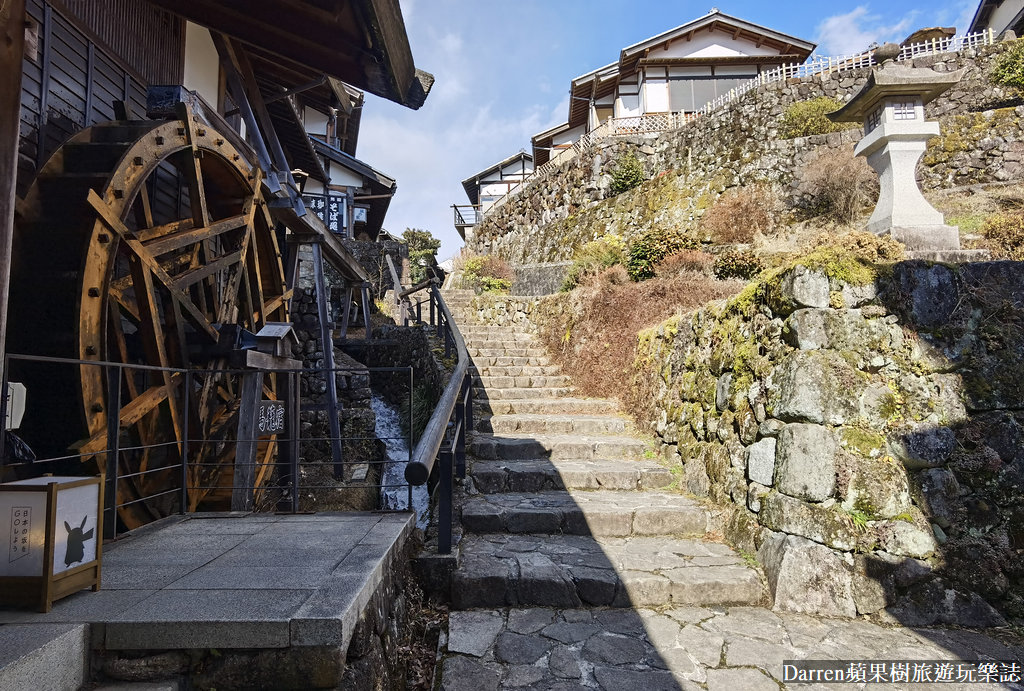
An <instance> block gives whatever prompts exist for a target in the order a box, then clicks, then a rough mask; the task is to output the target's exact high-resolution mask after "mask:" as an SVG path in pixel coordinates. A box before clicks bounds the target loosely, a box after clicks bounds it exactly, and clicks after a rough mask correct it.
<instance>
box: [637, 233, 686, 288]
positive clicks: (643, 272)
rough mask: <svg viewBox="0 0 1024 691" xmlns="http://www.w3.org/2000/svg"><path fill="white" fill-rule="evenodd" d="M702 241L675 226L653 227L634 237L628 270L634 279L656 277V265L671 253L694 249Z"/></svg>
mask: <svg viewBox="0 0 1024 691" xmlns="http://www.w3.org/2000/svg"><path fill="white" fill-rule="evenodd" d="M698 247H700V243H699V242H698V241H697V240H694V239H693V238H691V237H687V236H686V235H684V234H683V233H682V232H680V231H679V230H677V229H675V228H663V227H658V228H652V229H651V230H648V231H647V232H645V233H643V234H642V235H640V236H638V237H635V238H633V241H632V242H631V243H630V245H629V256H628V258H627V259H626V270H627V271H628V272H629V277H630V278H632V279H633V280H634V281H643V280H645V279H648V278H653V277H654V267H655V266H656V265H657V264H658V263H659V262H660V261H661V260H662V259H664V258H665V257H667V256H669V255H670V254H675V253H677V252H681V251H682V250H694V249H697V248H698Z"/></svg>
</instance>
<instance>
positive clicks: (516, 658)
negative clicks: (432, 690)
mask: <svg viewBox="0 0 1024 691" xmlns="http://www.w3.org/2000/svg"><path fill="white" fill-rule="evenodd" d="M445 299H446V302H448V304H449V306H450V307H451V308H452V312H453V314H454V316H455V319H456V321H457V323H458V324H459V328H460V330H461V331H462V334H463V336H464V337H465V339H466V343H467V347H468V349H469V352H470V355H471V357H472V358H473V365H474V369H473V374H474V376H475V384H476V387H475V393H476V401H477V402H476V405H475V407H474V412H475V421H474V427H475V431H474V434H473V436H472V439H471V441H470V445H469V454H470V458H469V459H468V465H469V469H468V475H469V480H468V481H467V482H466V484H465V486H466V488H467V490H466V493H465V496H463V497H462V501H461V505H462V510H461V511H462V512H461V519H462V520H461V523H462V531H463V534H462V538H461V541H460V544H459V550H460V553H459V560H458V566H457V568H456V571H455V573H454V575H453V579H452V593H451V595H452V603H453V609H454V610H456V611H453V612H452V613H451V617H450V622H449V637H448V641H447V646H446V648H445V649H444V658H443V661H442V664H441V688H442V689H444V690H446V691H461V690H466V691H487V690H489V689H499V688H501V689H505V688H526V689H536V690H538V691H539V690H545V691H546V690H551V691H571V690H575V689H603V690H605V691H620V690H623V691H628V690H630V689H642V690H643V691H658V690H659V689H696V688H704V689H722V690H723V691H724V690H729V691H732V690H736V691H745V690H747V689H750V690H753V691H756V690H758V689H773V690H775V689H780V688H788V687H787V686H786V685H784V684H782V683H781V682H780V679H781V675H782V661H783V660H784V659H915V660H940V659H954V660H957V659H978V658H979V656H982V657H986V658H989V659H997V660H1011V659H1018V660H1019V659H1021V657H1022V655H1024V650H1022V649H1020V648H1007V647H1006V646H1003V645H1002V644H1000V643H998V642H996V641H994V640H992V639H991V638H988V637H986V636H984V635H982V634H979V633H975V632H969V631H946V630H937V629H930V630H910V629H901V628H884V627H881V626H878V625H875V624H871V623H868V622H865V621H856V620H855V621H849V620H826V619H820V618H815V617H809V616H806V615H793V614H776V613H773V612H771V611H770V610H769V609H766V608H765V607H764V605H765V604H766V594H765V590H764V587H763V584H762V580H761V576H760V574H759V573H758V571H756V570H755V569H753V568H751V566H750V565H748V564H747V563H746V562H745V560H744V559H743V558H742V557H741V556H740V555H738V554H737V553H736V552H735V551H734V550H732V549H731V548H730V547H729V546H728V545H725V544H722V543H721V542H718V541H716V540H715V539H714V537H715V536H716V535H718V534H720V519H719V516H718V514H717V513H716V512H715V511H714V510H711V509H709V508H707V507H706V506H704V505H702V504H700V503H698V502H696V501H694V500H692V499H690V498H688V497H684V496H681V495H679V494H676V493H674V492H672V491H671V488H670V487H669V485H670V484H671V483H672V480H673V478H672V475H671V474H670V473H669V472H668V471H667V470H666V469H664V468H662V467H661V466H659V465H658V464H657V463H656V462H654V461H653V460H648V459H647V458H646V457H647V456H648V455H649V454H648V453H645V450H646V447H645V444H644V441H643V440H642V439H640V438H639V437H638V436H636V435H633V434H631V433H630V426H629V423H628V422H627V420H626V419H625V417H624V416H622V415H620V414H619V411H618V409H617V406H616V405H615V403H614V402H612V401H607V400H595V399H584V398H580V397H578V395H576V394H574V392H573V389H572V382H571V381H569V379H568V378H567V377H565V376H564V375H562V374H561V373H560V372H559V371H558V368H557V367H556V366H554V365H552V363H551V362H550V361H549V360H548V359H547V358H546V356H545V355H544V351H543V349H541V348H540V347H539V346H538V345H537V344H536V343H535V342H534V341H533V339H532V337H531V336H530V335H529V334H526V333H524V332H523V330H522V329H521V328H515V327H495V326H480V325H476V324H474V323H473V321H474V320H473V319H472V314H471V313H469V312H468V310H467V307H468V304H469V300H470V296H469V294H467V293H465V292H462V291H450V292H448V293H447V295H446V297H445ZM861 686H863V685H861ZM857 687H858V685H856V684H841V685H831V686H828V685H810V684H799V685H792V688H799V689H823V688H837V689H851V688H857ZM943 687H944V688H956V686H955V685H948V684H947V685H944V686H943ZM983 687H988V688H1022V689H1024V685H1016V686H1015V685H1012V684H1002V685H1000V684H997V685H994V686H993V685H979V684H974V685H970V686H965V687H964V688H983ZM870 688H907V689H917V688H932V686H931V685H928V684H909V685H908V684H902V685H895V686H892V685H879V684H872V685H870Z"/></svg>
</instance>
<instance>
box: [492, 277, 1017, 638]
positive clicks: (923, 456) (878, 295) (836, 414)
mask: <svg viewBox="0 0 1024 691" xmlns="http://www.w3.org/2000/svg"><path fill="white" fill-rule="evenodd" d="M569 302H570V300H569V299H568V296H566V295H565V294H563V295H557V296H549V297H546V298H540V299H522V298H505V299H501V298H495V297H484V296H482V297H479V298H477V299H476V303H475V305H476V307H477V315H478V317H479V318H480V320H481V321H482V322H484V323H493V324H523V325H526V324H532V325H536V324H541V323H545V322H549V321H550V320H555V322H554V323H555V324H556V327H557V328H559V329H560V330H564V329H565V328H568V324H569V323H571V318H572V317H571V313H572V307H571V305H570V304H569ZM1022 320H1024V264H1022V263H1016V262H990V263H979V264H969V265H964V266H962V267H960V268H952V267H948V266H944V265H939V264H934V265H933V264H927V263H924V262H904V263H901V264H897V265H895V267H894V268H893V269H892V271H891V273H887V274H883V275H881V276H880V277H879V278H877V280H876V281H875V282H873V283H869V284H867V285H850V284H844V283H842V282H840V281H837V280H835V279H834V278H833V279H830V278H829V277H828V276H827V275H826V274H825V273H824V270H823V269H814V270H812V269H809V268H805V267H803V266H797V267H796V268H794V269H791V270H789V271H787V272H784V273H776V274H775V275H774V276H773V277H771V278H763V279H761V282H760V283H755V284H751V285H750V286H748V288H747V289H746V290H745V291H744V292H743V293H741V294H740V295H739V296H737V297H736V298H734V299H733V300H731V301H730V302H729V303H712V304H710V305H708V306H706V307H704V308H702V309H700V310H698V311H697V312H695V313H694V314H692V315H689V316H680V317H676V318H673V319H670V320H668V321H666V322H665V323H663V324H661V325H659V326H657V327H655V328H652V329H649V330H647V331H645V332H643V333H642V334H641V336H640V339H639V345H638V349H637V360H636V363H635V364H634V370H635V371H634V373H635V375H636V385H637V386H639V387H642V389H641V390H640V391H641V393H642V394H643V396H641V397H640V400H645V399H646V400H651V401H653V404H652V409H653V410H654V411H655V413H654V418H653V419H650V420H641V422H645V423H647V425H648V426H649V427H650V428H651V429H652V430H653V431H654V432H655V434H656V435H657V437H658V438H659V439H660V441H661V443H662V448H663V451H664V457H665V459H666V460H667V462H669V463H670V465H671V466H672V467H674V468H676V469H677V472H678V476H679V484H680V486H681V487H682V488H685V490H687V491H689V492H690V493H692V494H694V495H697V496H703V497H708V498H709V499H710V500H712V501H714V502H716V503H717V504H719V505H721V506H726V507H732V519H731V520H730V521H729V526H728V530H727V536H728V537H729V539H730V540H731V541H732V542H733V543H734V544H736V545H737V546H738V547H740V548H742V549H746V550H748V551H749V552H751V553H754V552H756V553H757V556H758V558H759V560H760V561H761V563H762V564H763V565H764V567H765V571H766V573H767V576H768V579H769V584H770V586H771V590H772V593H773V595H774V598H775V606H776V607H777V608H779V609H783V610H790V611H806V612H816V613H819V614H831V615H841V616H854V615H856V614H874V615H877V616H879V617H882V618H886V619H889V620H895V621H900V622H902V623H904V624H907V625H924V624H930V623H937V622H944V623H949V622H957V623H965V624H971V625H985V624H999V623H1001V622H1003V621H1004V617H1005V618H1006V619H1010V620H1015V621H1018V622H1019V621H1021V620H1022V619H1024V594H1022V593H1024V566H1022V563H1024V561H1022V559H1021V556H1024V509H1022V508H1021V507H1020V502H1019V499H1020V496H1021V493H1022V492H1024V444H1022V441H1024V333H1022V332H1021V329H1020V323H1021V321H1022ZM524 328H525V326H524ZM645 397H646V398H645ZM922 593H925V594H927V596H926V597H921V595H922ZM991 605H995V606H996V608H997V609H998V611H997V609H994V608H993V607H992V606H991Z"/></svg>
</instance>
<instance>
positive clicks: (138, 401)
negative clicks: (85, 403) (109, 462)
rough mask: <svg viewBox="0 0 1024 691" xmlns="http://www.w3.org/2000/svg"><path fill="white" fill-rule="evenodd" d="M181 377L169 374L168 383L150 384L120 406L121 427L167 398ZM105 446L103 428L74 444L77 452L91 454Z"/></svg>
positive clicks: (132, 421)
mask: <svg viewBox="0 0 1024 691" xmlns="http://www.w3.org/2000/svg"><path fill="white" fill-rule="evenodd" d="M180 379H181V375H180V374H178V373H174V374H172V375H171V381H170V385H168V383H167V382H165V383H163V384H158V385H155V386H151V387H149V388H148V389H146V390H145V391H143V392H142V393H141V394H139V395H138V396H136V397H135V398H133V399H132V400H131V401H129V402H128V403H126V404H125V405H123V406H121V413H120V415H119V416H118V419H119V420H120V423H121V427H122V428H125V427H131V426H132V425H134V424H135V423H137V422H138V421H139V420H141V419H142V418H143V417H144V416H145V415H147V414H148V413H150V412H152V411H153V410H154V409H155V408H156V407H157V406H158V405H160V404H161V403H163V402H164V401H165V400H167V398H168V396H167V392H168V390H169V389H170V388H173V387H174V386H176V385H177V383H178V381H179V380H180ZM106 447H107V432H106V430H103V431H101V432H97V433H96V434H94V435H92V436H91V437H89V438H88V439H87V440H85V441H84V442H82V443H80V444H78V445H76V448H77V449H78V451H79V453H81V454H83V455H85V454H93V453H97V452H99V451H102V450H103V449H105V448H106Z"/></svg>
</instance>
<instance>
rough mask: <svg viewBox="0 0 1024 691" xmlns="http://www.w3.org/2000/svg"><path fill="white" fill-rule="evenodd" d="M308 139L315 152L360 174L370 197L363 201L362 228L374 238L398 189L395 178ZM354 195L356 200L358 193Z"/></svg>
mask: <svg viewBox="0 0 1024 691" xmlns="http://www.w3.org/2000/svg"><path fill="white" fill-rule="evenodd" d="M310 141H311V142H312V143H313V148H314V149H315V150H316V153H318V154H320V155H321V156H325V157H327V158H329V159H330V160H331V161H332V162H333V163H336V164H338V165H340V166H343V167H345V168H347V169H349V170H351V171H352V172H353V173H355V174H356V175H360V176H362V178H363V180H364V185H363V189H365V190H366V192H365V195H367V196H369V197H371V198H370V199H367V200H366V203H365V205H366V206H367V213H366V227H365V228H364V230H365V231H366V233H367V234H369V235H370V237H372V238H374V239H376V237H377V235H378V234H379V233H380V230H381V228H383V227H384V217H385V216H387V213H388V208H389V207H390V206H391V198H392V197H393V196H394V195H395V193H396V192H397V191H398V185H397V184H396V182H395V179H394V178H392V177H389V176H387V175H385V174H384V173H382V172H380V171H379V170H377V169H375V168H373V167H371V166H369V165H367V164H366V163H363V162H362V161H360V160H358V159H357V158H354V157H353V156H351V155H349V154H348V153H346V152H344V151H341V150H340V149H336V148H335V147H333V146H331V145H329V144H327V143H325V142H323V141H321V140H320V139H311V140H310ZM355 196H356V201H357V202H358V201H359V197H360V194H356V195H355Z"/></svg>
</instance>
